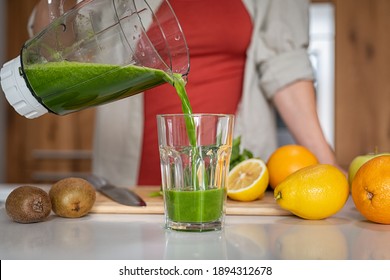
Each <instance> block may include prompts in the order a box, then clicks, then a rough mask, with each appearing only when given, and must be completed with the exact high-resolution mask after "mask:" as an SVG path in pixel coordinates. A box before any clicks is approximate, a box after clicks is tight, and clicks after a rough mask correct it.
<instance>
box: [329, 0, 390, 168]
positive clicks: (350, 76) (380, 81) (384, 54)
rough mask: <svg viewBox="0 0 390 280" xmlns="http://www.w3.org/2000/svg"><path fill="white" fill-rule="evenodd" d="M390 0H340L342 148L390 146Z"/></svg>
mask: <svg viewBox="0 0 390 280" xmlns="http://www.w3.org/2000/svg"><path fill="white" fill-rule="evenodd" d="M389 15H390V1H388V0H338V1H336V81H335V82H336V83H335V84H336V153H337V158H338V160H339V162H340V164H341V165H343V166H344V167H347V166H348V165H349V163H350V161H351V160H352V159H353V158H354V157H355V156H357V155H359V154H364V153H369V152H373V151H374V149H375V148H376V147H377V148H378V149H379V151H387V152H390V34H389V30H390V17H389Z"/></svg>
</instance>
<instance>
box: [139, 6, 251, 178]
mask: <svg viewBox="0 0 390 280" xmlns="http://www.w3.org/2000/svg"><path fill="white" fill-rule="evenodd" d="M170 3H171V5H172V8H173V10H174V11H175V14H176V16H177V18H178V20H179V22H180V25H181V27H182V29H183V32H184V35H185V37H186V40H187V44H188V47H189V53H190V72H189V75H188V83H187V85H186V91H187V94H188V98H189V100H190V103H191V106H192V110H193V112H194V113H226V114H234V113H235V112H236V110H237V105H238V102H239V100H240V98H241V93H242V82H243V72H244V65H245V59H246V50H247V48H248V45H249V43H250V38H251V33H252V22H251V19H250V16H249V14H248V12H247V10H246V8H245V6H244V4H243V3H242V1H241V0H212V1H206V0H204V1H202V0H170ZM168 113H182V111H181V103H180V100H179V97H178V96H177V94H176V91H175V89H174V88H173V87H172V86H171V85H169V84H165V85H162V86H158V87H155V88H153V89H150V90H148V91H146V92H145V94H144V119H145V124H144V134H143V144H142V155H141V163H140V171H139V178H138V185H140V186H141V185H161V171H160V157H159V149H158V138H157V121H156V115H157V114H168Z"/></svg>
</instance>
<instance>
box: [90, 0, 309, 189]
mask: <svg viewBox="0 0 390 280" xmlns="http://www.w3.org/2000/svg"><path fill="white" fill-rule="evenodd" d="M243 2H244V4H245V6H246V8H247V10H248V12H249V14H250V16H251V18H252V23H253V34H252V39H251V43H250V46H249V48H248V50H247V58H246V65H245V72H244V83H243V94H242V99H241V100H240V103H239V106H238V110H237V113H236V120H235V136H238V135H241V139H242V140H241V141H242V148H247V149H249V150H250V151H252V152H253V153H254V155H255V156H257V157H261V158H262V159H263V160H267V159H268V157H269V155H270V154H271V153H272V151H273V150H274V149H275V148H276V147H277V137H276V123H275V116H274V108H273V106H272V97H273V95H274V94H275V92H277V91H278V90H279V89H280V88H282V87H284V86H286V85H287V84H289V83H292V82H294V81H296V80H301V79H313V71H312V68H311V64H310V60H309V57H308V54H307V47H308V42H309V3H308V1H306V0H243ZM190 52H191V50H190ZM190 55H191V53H190ZM190 75H191V73H190ZM142 136H143V94H138V95H135V96H132V97H129V98H126V99H123V100H121V101H117V102H114V103H110V104H107V105H104V106H100V107H98V108H97V116H96V124H95V138H94V140H95V141H94V145H93V172H94V173H96V174H99V175H102V176H104V177H106V178H107V179H109V180H110V181H111V182H112V183H114V184H116V185H118V186H122V187H129V186H134V185H135V184H136V183H137V177H138V171H139V162H140V157H141V150H142V147H141V146H142Z"/></svg>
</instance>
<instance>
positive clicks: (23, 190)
mask: <svg viewBox="0 0 390 280" xmlns="http://www.w3.org/2000/svg"><path fill="white" fill-rule="evenodd" d="M5 209H6V212H7V215H8V216H9V217H10V218H11V219H12V220H14V221H15V222H18V223H23V224H27V223H36V222H41V221H43V220H45V219H46V218H47V217H48V216H49V215H50V212H51V201H50V197H49V195H48V193H47V192H45V191H44V190H43V189H41V188H38V187H34V186H28V185H26V186H20V187H17V188H16V189H14V190H13V191H12V192H11V193H10V194H9V195H8V197H7V199H6V201H5Z"/></svg>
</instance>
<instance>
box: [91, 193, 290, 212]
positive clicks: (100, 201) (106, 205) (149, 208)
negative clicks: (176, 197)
mask: <svg viewBox="0 0 390 280" xmlns="http://www.w3.org/2000/svg"><path fill="white" fill-rule="evenodd" d="M132 190H134V191H135V192H136V193H137V194H138V195H139V196H141V197H142V198H143V199H144V200H145V202H146V206H145V207H136V206H126V205H122V204H119V203H116V202H114V201H112V200H111V199H109V198H107V197H106V196H104V195H102V194H100V193H97V194H96V195H97V196H96V202H95V205H94V206H93V208H92V210H91V212H92V213H106V214H164V202H163V199H162V197H161V196H158V197H151V196H150V194H151V193H152V192H156V191H158V190H159V188H158V187H136V188H132ZM226 214H227V215H251V216H252V215H253V216H287V215H291V213H290V212H288V211H286V210H283V209H282V208H280V207H279V205H278V204H277V203H276V202H275V200H274V198H273V193H272V192H270V191H266V193H265V195H264V197H263V198H262V199H259V200H256V201H252V202H240V201H233V200H230V199H228V200H227V203H226Z"/></svg>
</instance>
